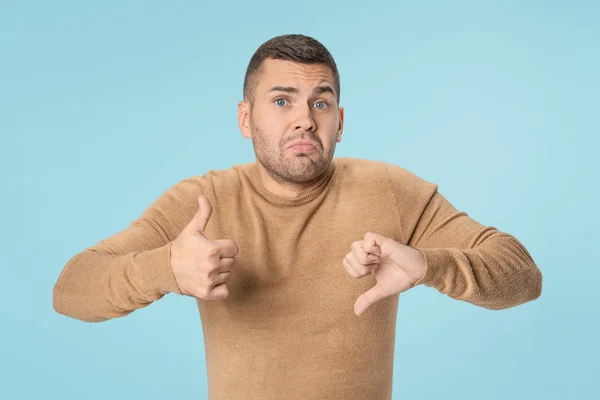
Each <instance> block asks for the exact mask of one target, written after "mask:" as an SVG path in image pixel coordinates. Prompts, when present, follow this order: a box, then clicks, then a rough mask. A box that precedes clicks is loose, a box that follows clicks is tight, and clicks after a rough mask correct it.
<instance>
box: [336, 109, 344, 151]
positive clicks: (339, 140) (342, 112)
mask: <svg viewBox="0 0 600 400" xmlns="http://www.w3.org/2000/svg"><path fill="white" fill-rule="evenodd" d="M343 130H344V107H340V127H339V129H338V133H337V139H336V141H337V142H338V143H339V142H341V141H342V131H343Z"/></svg>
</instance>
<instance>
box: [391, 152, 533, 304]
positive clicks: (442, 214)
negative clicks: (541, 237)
mask: <svg viewBox="0 0 600 400" xmlns="http://www.w3.org/2000/svg"><path fill="white" fill-rule="evenodd" d="M387 174H388V185H389V189H390V192H391V194H392V197H391V201H392V205H391V208H392V209H393V210H396V211H397V213H396V218H397V219H398V226H399V227H400V228H399V229H400V230H399V233H398V237H399V238H400V239H402V240H403V241H404V243H407V244H408V245H409V246H411V247H414V248H416V249H417V250H419V251H420V252H421V253H422V254H423V256H424V257H425V262H426V265H427V268H426V271H425V274H424V275H423V276H422V277H421V279H419V280H418V281H417V282H416V283H415V286H416V285H419V284H423V285H425V286H429V287H433V288H435V289H437V290H438V291H439V292H441V293H444V294H446V295H448V296H449V297H451V298H453V299H456V300H464V301H466V302H469V303H472V304H474V305H477V306H480V307H484V308H488V309H505V308H510V307H514V306H517V305H519V304H522V303H526V302H528V301H532V300H535V299H537V298H538V297H539V296H540V295H541V291H542V274H541V272H540V270H539V269H538V267H537V266H536V264H535V262H534V260H533V258H532V257H531V255H530V254H529V252H528V251H527V249H526V248H525V247H524V246H523V245H522V244H521V243H520V242H519V241H518V240H517V239H516V238H515V237H514V236H512V235H510V234H508V233H506V232H501V231H499V230H497V229H496V228H494V227H493V226H485V225H482V224H481V223H479V222H477V221H475V220H474V219H472V218H470V217H469V215H468V214H467V213H466V212H463V211H458V210H457V209H456V208H455V207H454V206H452V204H450V202H449V201H448V200H447V199H446V198H444V196H442V194H440V193H439V192H438V185H436V184H434V183H431V182H428V181H426V180H424V179H421V178H419V177H418V176H417V175H415V174H414V173H412V172H410V171H408V170H406V169H403V168H401V167H398V166H395V165H393V164H388V166H387Z"/></svg>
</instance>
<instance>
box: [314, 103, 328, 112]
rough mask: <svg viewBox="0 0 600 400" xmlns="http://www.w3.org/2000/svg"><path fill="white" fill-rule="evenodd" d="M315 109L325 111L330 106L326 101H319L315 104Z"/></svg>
mask: <svg viewBox="0 0 600 400" xmlns="http://www.w3.org/2000/svg"><path fill="white" fill-rule="evenodd" d="M315 107H316V108H318V109H319V110H325V109H326V108H327V107H329V104H327V103H326V102H324V101H317V102H316V103H315Z"/></svg>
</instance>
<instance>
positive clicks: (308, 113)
mask: <svg viewBox="0 0 600 400" xmlns="http://www.w3.org/2000/svg"><path fill="white" fill-rule="evenodd" d="M295 117H296V120H295V121H294V128H295V130H302V131H311V132H314V131H315V130H316V129H317V124H316V122H315V119H314V118H313V115H312V110H311V108H310V106H308V105H306V106H305V107H298V113H297V114H296V116H295Z"/></svg>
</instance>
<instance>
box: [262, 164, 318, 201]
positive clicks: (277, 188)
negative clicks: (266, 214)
mask: <svg viewBox="0 0 600 400" xmlns="http://www.w3.org/2000/svg"><path fill="white" fill-rule="evenodd" d="M257 164H258V170H259V172H260V178H261V180H262V184H263V186H264V187H265V189H267V190H268V191H269V192H271V193H273V194H276V195H278V196H282V197H287V198H290V199H296V198H298V197H300V196H302V195H304V194H306V193H310V192H311V191H313V190H314V189H315V188H316V187H318V186H319V185H320V184H321V181H322V180H323V178H324V177H325V175H326V174H327V170H325V171H323V173H322V174H321V175H319V176H317V177H316V178H314V179H312V180H310V181H306V182H300V183H296V182H289V181H285V180H283V179H280V178H279V177H277V176H274V175H273V174H271V173H270V172H269V171H268V170H267V169H266V168H265V167H264V166H263V165H262V164H261V163H260V162H258V161H257Z"/></svg>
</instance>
